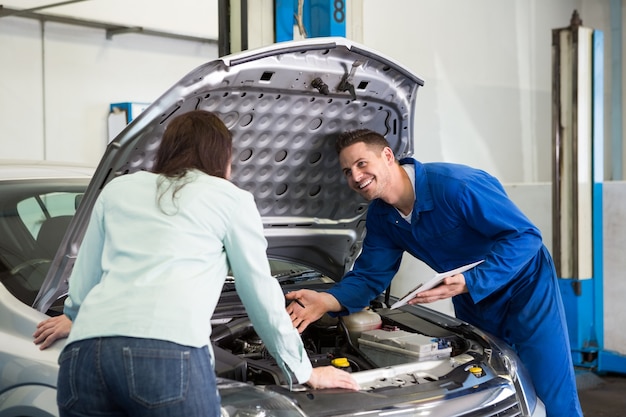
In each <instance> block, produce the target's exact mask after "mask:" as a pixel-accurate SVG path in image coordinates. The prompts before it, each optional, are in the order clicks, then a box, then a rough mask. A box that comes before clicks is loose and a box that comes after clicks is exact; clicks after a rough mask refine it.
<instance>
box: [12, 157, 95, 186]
mask: <svg viewBox="0 0 626 417" xmlns="http://www.w3.org/2000/svg"><path fill="white" fill-rule="evenodd" d="M94 171H95V167H91V166H88V165H82V164H71V163H68V162H55V161H44V160H19V159H0V181H6V180H18V179H23V180H26V179H44V178H45V179H49V178H90V177H91V176H92V175H93V173H94Z"/></svg>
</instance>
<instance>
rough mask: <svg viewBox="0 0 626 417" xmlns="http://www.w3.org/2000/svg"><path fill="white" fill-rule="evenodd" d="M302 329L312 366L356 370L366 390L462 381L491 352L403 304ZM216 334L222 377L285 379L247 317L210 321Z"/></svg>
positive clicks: (479, 370)
mask: <svg viewBox="0 0 626 417" xmlns="http://www.w3.org/2000/svg"><path fill="white" fill-rule="evenodd" d="M301 336H302V340H303V343H304V346H305V348H306V351H307V353H308V355H309V358H310V360H311V363H312V365H313V367H317V366H326V365H333V366H336V367H338V368H341V369H344V370H346V371H348V372H351V373H353V376H354V377H355V379H356V380H357V382H358V383H359V384H360V385H361V388H362V389H365V390H377V389H382V388H387V387H391V386H396V387H405V386H407V385H421V384H431V383H432V384H440V383H442V382H443V381H445V382H446V383H448V384H449V383H451V382H452V383H453V384H455V385H463V383H464V381H465V379H466V378H467V376H468V375H469V374H473V375H474V376H481V374H482V375H485V374H486V372H487V371H488V370H487V369H485V363H487V362H488V360H489V357H488V353H489V352H487V351H486V350H485V349H483V348H482V346H481V345H480V344H479V343H476V342H473V341H469V340H467V339H466V338H464V337H462V336H461V335H458V334H456V333H454V332H452V331H451V330H448V329H447V328H446V327H443V326H440V325H438V324H435V323H432V322H430V321H428V320H425V319H423V318H421V317H419V316H416V315H415V314H411V313H409V312H405V311H402V310H390V309H388V308H370V309H366V310H364V311H362V312H359V313H355V314H352V315H349V316H344V317H338V318H332V317H330V316H328V315H325V316H324V317H322V318H321V319H320V320H318V321H317V322H315V323H313V324H311V325H309V326H308V328H307V329H306V330H305V331H304V332H303V333H302V335H301ZM211 340H212V343H213V349H214V352H215V356H216V372H217V375H218V376H220V377H224V378H229V379H234V380H238V381H241V382H247V383H252V384H254V385H285V384H287V383H288V382H287V381H286V379H285V378H284V375H283V373H282V372H281V370H280V368H279V367H278V365H277V364H276V361H275V360H274V358H272V356H271V355H270V354H269V353H268V351H267V350H266V349H265V346H264V344H263V341H262V340H261V339H260V338H259V336H258V335H257V334H256V332H255V331H254V328H253V326H252V323H251V321H250V320H249V319H248V318H247V317H238V318H233V319H230V320H226V319H222V320H220V322H216V323H213V334H212V336H211Z"/></svg>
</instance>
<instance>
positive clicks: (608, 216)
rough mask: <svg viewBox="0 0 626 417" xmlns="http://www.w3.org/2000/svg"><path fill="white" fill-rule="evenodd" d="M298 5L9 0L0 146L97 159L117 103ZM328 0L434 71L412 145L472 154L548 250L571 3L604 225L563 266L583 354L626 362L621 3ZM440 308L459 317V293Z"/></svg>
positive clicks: (2, 15) (457, 158) (259, 30)
mask: <svg viewBox="0 0 626 417" xmlns="http://www.w3.org/2000/svg"><path fill="white" fill-rule="evenodd" d="M307 1H308V0H307ZM297 3H298V1H297V0H293V1H278V0H248V1H245V0H230V1H228V0H178V1H176V2H172V1H164V0H82V1H77V0H74V1H57V2H55V1H53V0H7V1H3V2H1V7H0V57H1V58H0V60H1V63H2V64H1V66H0V74H1V75H2V76H1V77H0V126H1V127H2V130H1V131H0V149H2V150H1V155H0V157H1V158H3V159H9V158H13V159H28V160H49V161H66V162H73V163H84V164H87V165H95V164H97V162H98V161H99V159H100V157H101V156H102V154H103V153H104V150H105V147H106V146H107V143H108V142H109V141H110V140H111V136H112V134H114V133H115V132H113V133H112V130H114V129H115V126H112V125H111V114H112V112H114V110H115V107H114V106H112V105H113V104H116V103H117V104H119V103H124V104H129V105H130V107H128V108H126V110H127V113H125V115H126V116H131V115H132V114H130V113H132V112H133V111H134V112H140V111H141V109H142V108H143V107H142V106H146V105H148V104H149V103H150V102H152V101H153V100H155V99H156V98H157V97H159V96H160V95H161V94H163V93H164V92H165V91H166V90H167V89H168V88H169V87H170V86H171V85H173V84H174V83H175V82H176V81H178V80H179V79H180V78H182V77H183V76H184V75H185V74H186V73H188V72H190V71H191V70H192V69H194V68H195V67H196V66H198V65H200V64H203V63H205V62H207V61H210V60H214V59H217V58H218V57H219V56H221V55H223V54H225V53H229V52H237V51H239V50H241V49H253V48H256V47H259V46H263V45H267V44H270V43H272V42H274V41H275V38H274V35H275V19H276V16H277V9H279V8H286V9H287V14H288V15H290V14H295V15H296V16H297V10H293V12H295V13H292V10H290V8H291V9H294V8H295V9H297V7H295V6H297ZM326 3H328V4H331V3H332V4H333V5H334V6H336V4H339V5H340V6H343V7H344V8H343V9H342V10H343V11H344V12H345V21H344V22H342V23H343V29H344V30H345V36H346V37H347V38H349V39H352V40H354V41H356V42H359V43H362V44H364V45H366V46H368V47H370V48H373V49H376V50H378V51H379V52H382V53H383V54H385V55H387V56H389V57H390V58H392V59H394V60H396V61H398V62H400V63H402V64H403V65H404V66H406V67H408V68H409V69H411V70H412V71H414V72H415V73H416V74H417V75H418V76H420V77H421V78H422V79H423V80H425V86H424V88H421V89H420V91H419V93H418V98H417V111H416V120H415V121H416V129H415V132H414V136H415V154H416V157H417V158H418V159H420V160H421V161H424V162H428V161H448V162H457V163H463V164H468V165H472V166H476V167H479V168H482V169H484V170H486V171H488V172H490V173H492V174H494V175H495V176H497V177H498V178H499V179H500V180H501V181H502V182H503V183H504V184H505V186H506V188H507V191H508V192H509V193H510V194H511V196H512V197H513V199H514V200H515V201H516V202H517V203H518V204H519V205H520V207H521V208H522V209H523V210H524V211H525V212H526V213H527V214H528V216H529V217H530V218H531V219H532V220H533V221H535V222H536V223H537V225H538V226H539V227H540V229H541V230H542V233H543V235H544V239H545V241H546V245H547V246H548V248H553V239H552V236H553V230H554V224H553V219H554V210H553V204H554V201H553V191H554V189H553V180H552V179H553V168H554V161H553V154H554V152H553V149H554V143H553V139H554V138H553V133H554V127H553V122H554V107H553V106H554V100H553V91H554V73H553V67H554V61H555V56H554V47H555V43H554V42H555V41H554V33H555V30H557V29H560V28H567V27H569V26H570V23H571V21H572V19H573V18H574V16H578V17H580V19H581V20H582V26H583V27H585V28H590V30H592V32H593V34H594V37H593V38H589V39H592V42H593V47H594V49H593V51H594V54H593V57H595V61H593V62H594V63H593V66H590V68H592V69H593V77H592V80H591V83H592V84H593V86H594V90H593V94H591V95H589V96H587V97H585V98H584V99H582V98H581V99H580V101H579V103H582V102H583V100H586V101H585V102H586V103H587V104H588V106H587V107H589V108H592V105H591V104H590V103H593V110H594V111H596V113H594V114H595V118H594V119H593V121H587V122H588V123H589V125H590V126H592V127H593V135H594V136H593V138H592V139H593V144H594V145H597V146H594V147H590V148H589V149H585V150H581V152H587V151H588V152H590V155H588V157H589V158H588V159H589V160H591V158H592V157H593V158H594V159H593V161H594V169H596V170H600V171H599V174H598V173H597V172H596V173H595V175H594V178H593V179H588V180H584V181H587V182H588V183H592V182H593V184H594V188H593V189H594V190H600V194H601V197H600V200H599V202H598V201H597V196H596V197H593V198H594V200H593V210H589V214H590V215H593V219H591V220H593V224H591V222H590V223H589V225H587V226H586V227H583V229H585V230H586V231H587V232H588V235H589V236H588V246H587V247H584V248H583V249H584V250H582V251H580V252H579V253H577V259H576V260H575V262H577V263H579V264H580V265H581V270H583V271H586V270H590V271H591V272H590V273H587V274H581V275H579V276H561V278H562V281H563V284H562V289H563V294H564V298H565V303H566V308H567V313H568V324H569V326H570V333H571V340H572V345H573V351H574V357H575V362H576V364H577V365H587V366H590V367H593V368H594V369H598V370H600V371H607V372H621V373H626V360H625V356H624V355H625V354H626V332H624V331H623V325H622V324H621V323H622V322H623V320H624V318H626V306H625V305H624V303H623V299H624V298H625V297H626V280H624V279H623V271H624V270H626V257H624V256H623V252H624V246H625V243H626V219H625V217H626V216H624V214H623V213H624V212H626V210H625V209H626V198H625V197H626V183H624V181H623V180H624V173H623V170H622V165H623V163H624V158H625V152H624V149H623V146H622V144H623V142H624V133H623V127H622V120H623V119H624V115H625V114H626V112H625V110H624V98H623V87H622V85H623V82H624V78H625V75H624V71H623V67H622V57H623V55H624V50H625V43H624V34H623V24H624V21H625V16H626V7H624V6H625V2H624V1H622V0H550V1H544V0H510V1H501V0H473V1H466V0H445V1H437V0H393V1H392V0H346V1H345V2H344V1H334V2H333V1H327V2H326ZM294 20H296V19H294ZM242 22H244V23H243V24H242ZM292 23H293V22H292ZM225 28H228V29H225ZM291 29H293V31H291ZM299 29H300V27H299V26H298V25H297V24H294V25H293V27H289V28H288V30H287V31H288V32H290V33H289V35H291V36H292V37H293V38H296V39H297V38H298V37H299V36H300V37H302V36H303V35H301V34H300V30H299ZM305 29H306V28H305ZM590 33H591V32H590ZM224 39H228V42H226V43H225V42H224ZM596 47H597V49H595V48H596ZM132 116H136V114H135V115H132ZM591 153H593V155H591ZM587 168H588V167H587ZM588 170H590V169H588ZM598 176H599V178H598ZM590 198H591V197H590ZM588 203H589V204H588V206H589V207H591V206H592V205H591V202H588ZM592 211H593V213H592ZM598 217H599V218H600V220H601V221H600V222H599V223H598V220H597V219H598ZM598 225H599V226H598ZM409 271H410V272H409ZM416 271H418V272H417V273H418V274H421V275H423V276H424V277H428V275H429V273H430V272H429V270H428V269H427V268H426V267H424V266H423V265H422V264H421V263H419V262H418V261H416V260H414V259H412V258H410V257H405V259H404V261H403V264H402V267H401V270H400V272H399V273H398V277H397V278H396V279H395V280H394V285H393V287H392V291H393V292H394V294H400V293H403V292H404V291H406V289H407V288H408V287H409V286H412V284H411V283H412V282H414V280H415V274H416ZM436 308H437V309H440V310H442V311H444V312H446V313H449V314H453V311H452V307H451V304H450V303H449V302H439V303H437V305H436Z"/></svg>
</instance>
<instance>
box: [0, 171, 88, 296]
mask: <svg viewBox="0 0 626 417" xmlns="http://www.w3.org/2000/svg"><path fill="white" fill-rule="evenodd" d="M86 187H87V181H86V180H80V179H63V180H55V179H51V180H42V179H37V180H15V181H3V182H2V183H1V186H0V235H1V236H2V239H1V240H0V282H2V284H4V286H5V287H6V288H7V289H8V290H9V291H10V292H11V293H12V294H13V295H14V296H15V297H16V298H18V299H19V300H20V301H22V302H23V303H25V304H28V305H32V303H33V301H34V300H35V297H36V295H37V293H38V291H39V289H40V288H41V285H42V283H43V280H44V278H45V276H46V273H47V272H48V269H49V268H50V265H51V262H52V260H53V259H54V256H55V254H56V251H57V249H58V247H59V245H60V243H61V239H62V238H63V236H64V234H65V231H66V230H67V227H68V225H69V222H70V220H71V219H72V217H73V215H74V214H75V213H76V208H77V207H78V205H79V204H80V200H81V198H82V195H83V193H84V190H85V188H86Z"/></svg>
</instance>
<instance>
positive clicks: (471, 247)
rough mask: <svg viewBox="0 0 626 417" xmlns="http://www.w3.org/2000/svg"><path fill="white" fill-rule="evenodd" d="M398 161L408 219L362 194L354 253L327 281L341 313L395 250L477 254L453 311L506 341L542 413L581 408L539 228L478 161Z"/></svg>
mask: <svg viewBox="0 0 626 417" xmlns="http://www.w3.org/2000/svg"><path fill="white" fill-rule="evenodd" d="M400 163H401V164H407V163H408V164H414V166H415V195H416V201H415V204H414V206H413V213H412V217H411V224H409V223H408V222H406V221H405V220H404V219H402V217H401V216H400V214H399V213H398V211H397V210H396V209H395V208H393V207H392V206H390V205H388V204H387V203H385V202H384V201H382V200H374V201H372V203H371V204H370V206H369V209H368V213H367V223H366V224H367V235H366V237H365V240H364V242H363V250H362V253H361V255H360V256H359V257H358V259H357V260H356V262H355V265H354V267H353V269H352V271H350V272H348V273H347V274H346V275H345V276H344V278H343V279H342V280H341V281H340V282H338V283H337V284H336V285H334V286H333V287H332V288H331V289H330V290H329V291H328V292H329V293H330V294H332V295H333V296H334V297H335V298H336V299H337V300H338V301H339V303H340V304H341V305H342V306H343V307H344V308H345V311H344V312H343V313H345V314H347V313H354V312H357V311H360V310H362V309H363V308H364V307H366V306H367V305H368V304H369V301H370V300H372V299H374V298H375V297H376V296H378V295H379V294H381V293H382V292H383V291H384V290H385V289H386V288H387V287H388V286H389V284H390V282H391V280H392V278H393V277H394V275H395V274H396V272H397V271H398V268H399V266H400V261H401V259H402V254H403V252H404V251H406V252H408V253H410V254H411V255H413V256H414V257H416V258H417V259H420V260H422V261H423V262H425V263H426V264H427V265H429V266H430V267H431V268H432V269H434V270H435V271H447V270H451V269H454V268H457V267H459V266H461V265H465V264H468V263H471V262H474V261H477V260H480V259H484V260H485V262H483V263H482V264H480V265H478V266H477V267H476V268H473V269H472V270H470V271H468V272H465V273H464V276H465V281H466V284H467V288H468V290H469V293H465V294H461V295H458V296H455V297H453V299H452V302H453V304H454V309H455V314H456V316H457V317H458V318H460V319H461V320H464V321H466V322H468V323H471V324H473V325H475V326H477V327H479V328H480V329H482V330H485V331H487V332H489V333H491V334H493V335H495V336H498V337H500V338H501V339H503V340H505V341H506V342H508V343H509V344H510V345H511V346H513V348H514V349H515V350H516V351H517V353H518V354H519V356H520V359H521V360H522V362H523V363H524V365H525V366H526V368H527V369H528V371H529V372H530V375H531V377H532V380H533V383H534V385H535V389H536V391H537V395H538V396H539V398H541V400H542V401H543V402H544V404H545V405H546V409H547V412H548V416H550V417H555V416H563V417H575V416H582V411H581V407H580V403H579V400H578V394H577V391H576V380H575V377H574V369H573V364H572V358H571V352H570V344H569V337H568V333H567V324H566V319H565V312H564V309H563V303H562V300H561V294H560V292H559V288H558V283H557V277H556V271H555V269H554V264H553V262H552V258H551V256H550V254H549V252H548V250H547V248H546V247H545V246H544V245H543V242H542V238H541V233H540V231H539V230H538V229H537V227H536V226H535V225H533V224H532V223H531V222H530V220H529V219H528V218H527V217H526V216H525V215H524V214H523V213H522V212H521V210H520V209H519V208H518V207H517V206H516V205H515V204H514V203H513V202H512V201H511V200H510V199H509V198H508V196H507V195H506V192H505V191H504V188H503V187H502V185H501V184H500V182H499V181H498V180H497V179H496V178H494V177H493V176H491V175H489V174H487V173H486V172H484V171H481V170H477V169H474V168H470V167H467V166H464V165H457V164H449V163H424V164H422V163H420V162H418V161H416V160H414V159H411V158H406V159H403V160H401V161H400Z"/></svg>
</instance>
